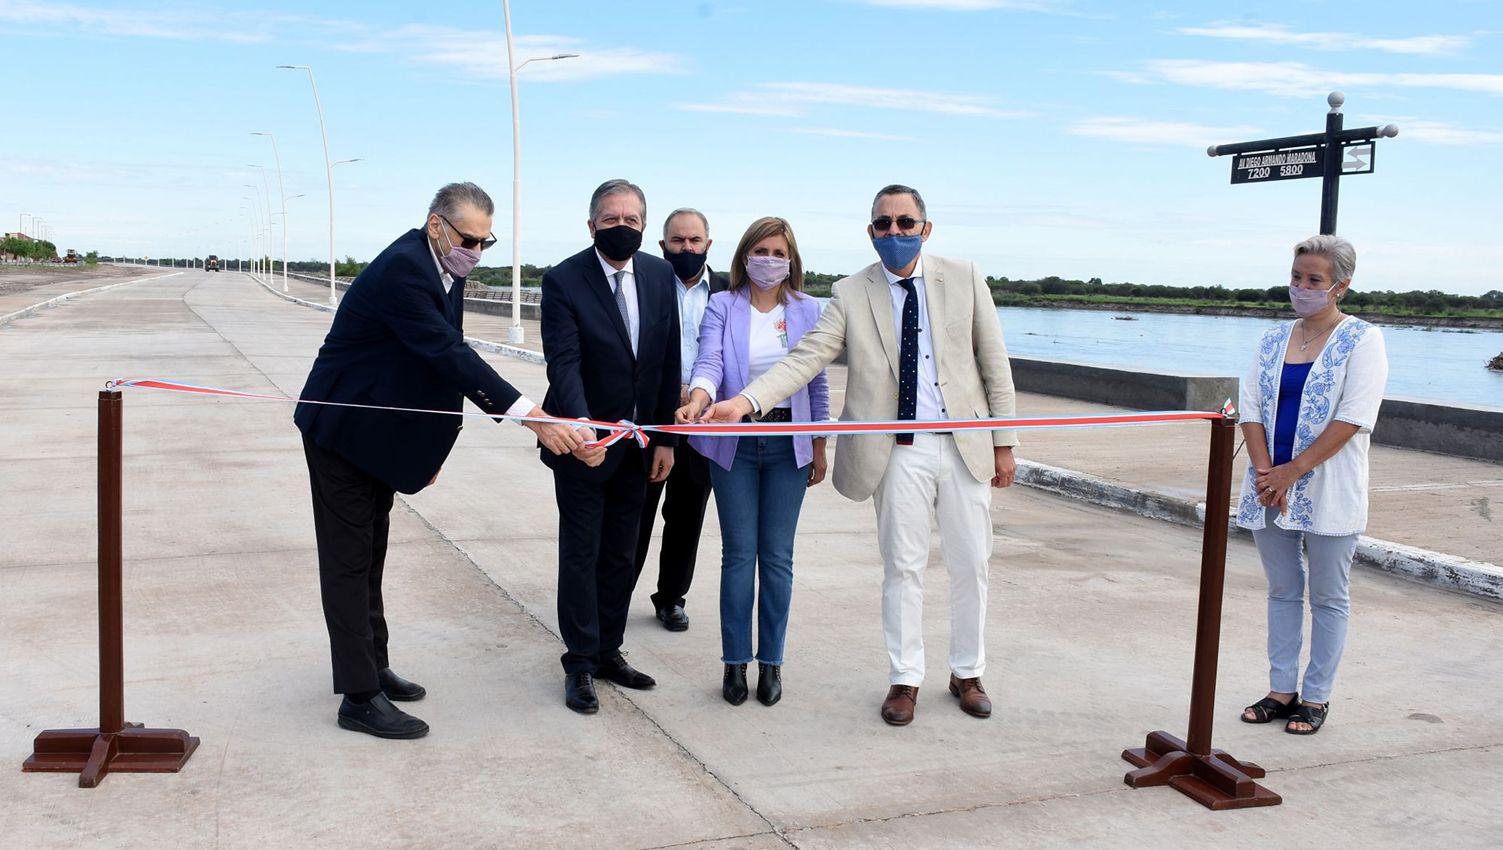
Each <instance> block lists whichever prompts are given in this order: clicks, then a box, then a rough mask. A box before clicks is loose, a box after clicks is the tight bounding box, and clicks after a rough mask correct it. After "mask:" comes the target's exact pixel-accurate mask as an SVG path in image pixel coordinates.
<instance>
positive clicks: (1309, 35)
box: [1175, 24, 1472, 55]
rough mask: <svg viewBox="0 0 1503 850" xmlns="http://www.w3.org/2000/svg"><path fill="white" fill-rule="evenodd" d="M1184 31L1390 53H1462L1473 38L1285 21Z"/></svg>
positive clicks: (1183, 30)
mask: <svg viewBox="0 0 1503 850" xmlns="http://www.w3.org/2000/svg"><path fill="white" fill-rule="evenodd" d="M1175 32H1177V33H1179V34H1181V35H1198V36H1205V37H1208V38H1226V39H1235V40H1239V41H1262V42H1267V43H1269V44H1281V45H1297V46H1300V47H1312V48H1315V49H1317V50H1381V51H1385V52H1388V53H1407V54H1424V55H1439V54H1449V53H1459V52H1461V51H1463V50H1465V49H1466V48H1467V47H1469V46H1470V45H1471V43H1472V39H1471V38H1470V37H1468V36H1462V35H1416V36H1408V37H1404V38H1374V37H1371V36H1365V35H1360V34H1357V33H1349V32H1295V31H1293V30H1291V29H1289V28H1288V27H1286V26H1284V25H1282V24H1222V25H1218V26H1209V27H1180V28H1179V29H1177V30H1175Z"/></svg>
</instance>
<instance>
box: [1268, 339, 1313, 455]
mask: <svg viewBox="0 0 1503 850" xmlns="http://www.w3.org/2000/svg"><path fill="white" fill-rule="evenodd" d="M1314 365H1315V364H1314V363H1285V364H1284V371H1283V373H1282V374H1280V376H1279V409H1278V413H1277V415H1276V416H1275V417H1274V420H1273V465H1274V466H1279V465H1281V464H1285V463H1288V462H1289V461H1290V460H1292V459H1293V458H1294V432H1295V429H1296V427H1297V426H1298V425H1299V400H1300V397H1301V396H1303V395H1304V392H1305V379H1306V378H1308V377H1310V367H1311V366H1314Z"/></svg>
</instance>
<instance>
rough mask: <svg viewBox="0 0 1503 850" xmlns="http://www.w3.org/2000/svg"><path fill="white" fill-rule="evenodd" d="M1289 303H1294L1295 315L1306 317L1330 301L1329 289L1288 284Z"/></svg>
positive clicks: (1322, 308)
mask: <svg viewBox="0 0 1503 850" xmlns="http://www.w3.org/2000/svg"><path fill="white" fill-rule="evenodd" d="M1289 303H1290V304H1292V305H1294V313H1295V315H1297V316H1299V317H1300V318H1301V319H1308V318H1310V317H1311V316H1313V315H1315V314H1316V313H1319V312H1320V311H1321V310H1324V309H1325V308H1326V307H1327V305H1329V304H1330V303H1331V290H1329V289H1304V288H1301V287H1298V286H1295V285H1294V284H1290V285H1289Z"/></svg>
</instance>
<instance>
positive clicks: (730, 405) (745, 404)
mask: <svg viewBox="0 0 1503 850" xmlns="http://www.w3.org/2000/svg"><path fill="white" fill-rule="evenodd" d="M751 412H752V404H751V400H750V399H748V398H747V397H746V396H744V395H737V396H732V397H731V398H728V399H726V400H725V401H720V402H716V403H715V404H714V405H713V406H711V407H710V409H709V410H706V411H705V412H704V413H701V414H700V416H699V421H700V422H740V421H741V420H743V419H745V418H746V417H748V416H750V415H751Z"/></svg>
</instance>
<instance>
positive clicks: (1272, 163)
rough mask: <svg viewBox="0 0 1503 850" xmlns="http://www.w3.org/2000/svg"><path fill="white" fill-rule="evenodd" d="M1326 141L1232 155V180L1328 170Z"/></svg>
mask: <svg viewBox="0 0 1503 850" xmlns="http://www.w3.org/2000/svg"><path fill="white" fill-rule="evenodd" d="M1324 164H1325V151H1324V148H1323V146H1322V145H1311V146H1310V147H1307V148H1294V149H1292V150H1287V151H1254V152H1252V153H1245V154H1240V155H1238V156H1234V157H1232V183H1234V184H1235V183H1267V182H1270V181H1272V180H1296V179H1299V178H1302V177H1320V176H1323V175H1324V174H1325V168H1324Z"/></svg>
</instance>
